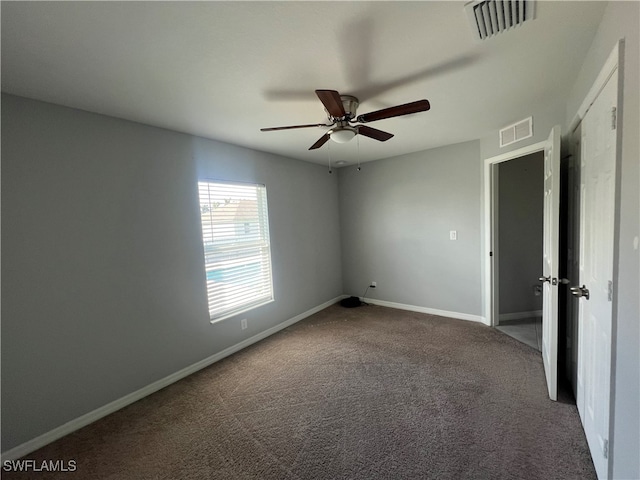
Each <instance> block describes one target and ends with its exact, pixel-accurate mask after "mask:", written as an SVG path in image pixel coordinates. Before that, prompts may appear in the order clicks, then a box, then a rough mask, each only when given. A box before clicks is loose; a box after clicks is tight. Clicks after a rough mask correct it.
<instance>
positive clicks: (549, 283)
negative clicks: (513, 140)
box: [540, 126, 560, 400]
mask: <svg viewBox="0 0 640 480" xmlns="http://www.w3.org/2000/svg"><path fill="white" fill-rule="evenodd" d="M559 217H560V127H559V126H556V127H553V129H552V130H551V134H550V135H549V139H548V140H547V144H546V145H545V148H544V227H543V229H544V242H543V248H542V278H540V280H543V284H542V363H543V364H544V373H545V376H546V379H547V389H548V390H549V398H550V399H551V400H556V399H557V396H558V243H559V242H558V230H559Z"/></svg>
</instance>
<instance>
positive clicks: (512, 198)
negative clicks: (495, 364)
mask: <svg viewBox="0 0 640 480" xmlns="http://www.w3.org/2000/svg"><path fill="white" fill-rule="evenodd" d="M493 175H494V186H495V193H494V198H495V199H496V200H497V201H496V204H495V206H494V212H495V217H494V228H495V230H496V231H497V235H496V238H497V242H496V243H495V244H494V256H495V257H496V260H495V261H496V268H497V270H498V274H497V282H496V283H497V290H498V292H497V293H498V294H497V295H495V298H496V304H497V312H498V315H497V317H496V321H495V324H494V326H495V327H496V328H497V329H498V330H499V331H501V332H503V333H505V334H507V335H509V336H511V337H513V338H515V339H516V340H518V341H520V342H522V343H525V344H527V345H529V346H530V347H532V348H534V349H536V350H538V351H540V352H541V351H542V285H541V284H540V282H539V280H538V278H539V277H540V274H541V272H542V255H543V252H542V250H543V213H544V210H543V206H544V153H543V152H542V151H538V152H534V153H531V154H528V155H525V156H522V157H517V158H513V159H510V160H508V161H505V162H501V163H498V164H496V165H494V166H493ZM496 247H497V248H496Z"/></svg>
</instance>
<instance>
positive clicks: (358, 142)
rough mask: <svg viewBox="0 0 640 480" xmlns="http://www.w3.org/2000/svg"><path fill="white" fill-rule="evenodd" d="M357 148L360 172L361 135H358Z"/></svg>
mask: <svg viewBox="0 0 640 480" xmlns="http://www.w3.org/2000/svg"><path fill="white" fill-rule="evenodd" d="M356 146H357V148H358V152H357V155H356V156H357V158H358V171H360V135H356Z"/></svg>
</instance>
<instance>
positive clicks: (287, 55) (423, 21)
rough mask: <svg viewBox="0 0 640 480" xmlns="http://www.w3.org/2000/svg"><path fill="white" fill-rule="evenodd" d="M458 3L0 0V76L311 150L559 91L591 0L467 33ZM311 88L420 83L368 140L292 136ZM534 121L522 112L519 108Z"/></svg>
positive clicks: (415, 130) (364, 94)
mask: <svg viewBox="0 0 640 480" xmlns="http://www.w3.org/2000/svg"><path fill="white" fill-rule="evenodd" d="M463 6H464V2H457V1H445V2H426V1H423V2H364V1H363V2H347V1H345V2H3V3H2V12H1V15H2V90H3V91H4V92H8V93H13V94H16V95H22V96H26V97H31V98H36V99H39V100H44V101H48V102H53V103H57V104H61V105H66V106H71V107H75V108H80V109H83V110H89V111H93V112H98V113H103V114H107V115H112V116H115V117H120V118H125V119H129V120H134V121H137V122H142V123H146V124H150V125H155V126H159V127H164V128H168V129H172V130H177V131H180V132H187V133H191V134H195V135H200V136H203V137H208V138H213V139H217V140H222V141H225V142H229V143H233V144H237V145H242V146H246V147H250V148H253V149H257V150H262V151H267V152H273V153H276V154H280V155H284V156H288V157H293V158H297V159H301V160H306V161H311V162H317V163H325V162H326V161H327V158H328V157H327V153H328V152H327V145H331V157H332V159H333V161H336V160H339V159H343V160H347V161H348V162H349V163H352V162H355V161H356V159H357V156H358V144H359V156H360V160H361V161H369V160H376V159H380V158H388V157H392V156H396V155H401V154H404V153H409V152H415V151H419V150H425V149H428V148H433V147H437V146H442V145H448V144H452V143H457V142H462V141H467V140H472V139H477V138H481V137H483V136H485V135H487V134H488V133H490V132H492V131H494V130H497V129H498V128H501V127H503V126H505V125H507V124H508V123H511V122H513V121H517V120H520V119H522V118H524V117H526V116H528V115H529V108H531V106H532V105H538V106H540V105H552V104H554V103H555V102H563V103H564V98H566V94H567V92H568V89H569V88H570V86H571V84H572V82H573V80H574V79H575V77H576V75H577V73H578V71H579V69H580V67H581V65H582V61H583V58H584V55H585V53H586V51H587V49H588V48H589V46H590V44H591V40H592V38H593V35H594V33H595V31H596V28H597V25H598V23H599V21H600V19H601V17H602V14H603V11H604V3H601V2H590V1H587V2H569V1H539V2H538V3H537V5H536V19H535V20H534V21H531V22H528V23H526V24H524V25H522V26H521V27H518V28H515V29H512V30H510V31H508V32H506V33H504V34H502V35H500V36H497V37H495V38H490V39H488V40H485V41H483V42H480V41H475V40H474V38H473V35H472V30H471V27H470V24H469V22H468V20H467V16H466V14H465V12H464V10H463ZM315 89H333V90H338V91H339V92H340V93H342V94H350V95H355V96H356V97H358V98H359V99H360V108H359V109H358V113H366V112H370V111H373V110H378V109H380V108H384V107H389V106H393V105H397V104H402V103H407V102H411V101H414V100H419V99H422V98H426V99H428V100H429V101H430V102H431V110H430V111H428V112H426V113H418V114H414V115H409V116H406V117H400V118H394V119H387V120H381V121H378V122H375V123H371V124H370V125H371V126H372V127H375V128H378V129H381V130H385V131H388V132H391V133H394V134H395V137H394V138H392V139H391V140H389V141H387V142H385V143H381V142H377V141H375V140H372V139H369V138H366V137H360V136H359V137H357V138H359V139H360V141H359V142H356V141H355V140H353V141H351V142H350V143H348V144H343V145H339V144H335V143H332V142H329V143H327V144H326V145H325V146H324V147H323V148H321V149H318V150H315V151H311V152H310V151H308V150H307V149H308V148H309V147H310V146H311V145H312V144H313V143H314V142H315V141H316V140H317V139H318V138H319V137H320V136H322V135H323V134H324V129H321V128H308V129H298V130H288V131H279V132H260V131H259V129H260V128H261V127H270V126H282V125H294V124H306V123H321V122H324V121H325V120H326V116H325V112H324V108H323V106H322V104H321V103H320V102H319V100H318V99H317V97H316V96H315V93H314V90H315ZM534 120H535V119H534Z"/></svg>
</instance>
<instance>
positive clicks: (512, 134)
mask: <svg viewBox="0 0 640 480" xmlns="http://www.w3.org/2000/svg"><path fill="white" fill-rule="evenodd" d="M530 137H533V117H529V118H525V119H524V120H520V121H519V122H516V123H514V124H512V125H509V126H508V127H504V128H503V129H501V130H500V148H502V147H506V146H507V145H511V144H512V143H516V142H519V141H520V140H524V139H525V138H530Z"/></svg>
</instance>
